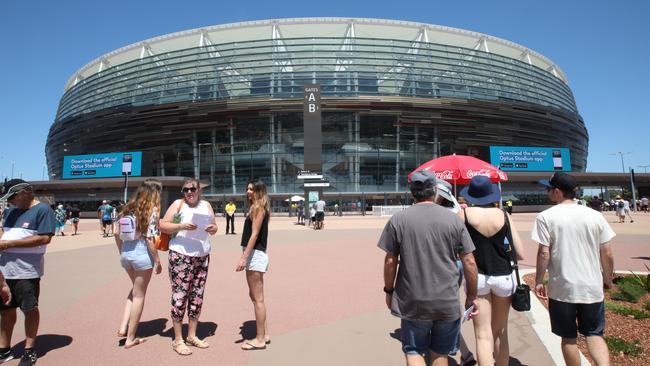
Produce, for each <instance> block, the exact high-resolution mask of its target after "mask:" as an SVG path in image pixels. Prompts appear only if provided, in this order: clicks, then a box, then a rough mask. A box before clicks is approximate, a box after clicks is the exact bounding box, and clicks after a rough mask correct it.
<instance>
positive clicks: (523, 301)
mask: <svg viewBox="0 0 650 366" xmlns="http://www.w3.org/2000/svg"><path fill="white" fill-rule="evenodd" d="M503 214H504V216H505V220H506V225H508V229H507V231H506V238H507V239H508V240H509V241H510V243H509V244H510V248H511V250H510V255H511V256H512V258H511V260H512V262H511V263H510V264H511V265H512V268H513V269H514V270H515V275H516V276H517V288H516V289H515V293H514V294H512V308H513V309H515V310H517V311H530V286H528V285H527V284H525V283H524V284H522V283H521V280H520V279H519V265H518V264H517V251H516V250H515V245H514V242H513V241H512V231H511V229H510V220H508V214H506V213H505V212H504V213H503Z"/></svg>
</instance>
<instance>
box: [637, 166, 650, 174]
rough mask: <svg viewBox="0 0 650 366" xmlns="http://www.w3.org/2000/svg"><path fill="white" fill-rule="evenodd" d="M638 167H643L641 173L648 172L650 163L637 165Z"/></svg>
mask: <svg viewBox="0 0 650 366" xmlns="http://www.w3.org/2000/svg"><path fill="white" fill-rule="evenodd" d="M637 166H638V167H639V168H643V174H647V173H648V168H650V165H637Z"/></svg>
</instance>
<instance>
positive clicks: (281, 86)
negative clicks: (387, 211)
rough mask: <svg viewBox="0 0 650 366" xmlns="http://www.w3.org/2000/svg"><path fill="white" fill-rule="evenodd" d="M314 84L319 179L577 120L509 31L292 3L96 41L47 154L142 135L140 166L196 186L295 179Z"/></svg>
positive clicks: (537, 133)
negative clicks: (315, 9) (289, 10)
mask: <svg viewBox="0 0 650 366" xmlns="http://www.w3.org/2000/svg"><path fill="white" fill-rule="evenodd" d="M312 83H315V84H320V85H321V107H322V161H323V162H322V173H323V175H324V177H325V178H326V179H327V180H329V182H330V184H331V186H330V188H329V189H328V190H327V191H329V192H343V193H347V194H350V193H359V192H385V193H386V192H404V191H405V190H406V189H407V182H406V175H407V174H408V173H409V172H410V171H412V170H413V169H414V168H415V167H417V166H419V165H420V164H422V163H424V162H426V161H427V160H429V159H431V158H434V157H437V156H442V155H448V154H451V153H457V154H466V155H474V156H477V157H479V158H481V159H483V160H487V161H489V153H490V152H489V147H490V146H492V145H499V146H540V147H568V148H569V149H570V152H571V165H572V169H573V171H578V172H579V171H584V170H585V167H586V160H587V145H588V133H587V130H586V128H585V125H584V122H583V120H582V118H581V116H580V115H579V113H578V110H577V107H576V103H575V100H574V97H573V94H572V92H571V89H570V88H569V86H568V83H567V79H566V76H565V74H564V73H563V72H562V70H561V69H560V68H559V67H558V66H557V65H555V64H554V63H553V62H551V61H550V60H549V59H547V58H546V57H544V56H543V55H541V54H539V53H537V52H535V51H533V50H530V49H528V48H526V47H523V46H520V45H517V44H515V43H512V42H510V41H506V40H503V39H499V38H496V37H492V36H489V35H485V34H480V33H476V32H471V31H467V30H461V29H454V28H449V27H443V26H437V25H430V24H421V23H413V22H404V21H393V20H378V19H347V18H300V19H278V20H267V21H252V22H243V23H235V24H225V25H217V26H212V27H206V28H201V29H193V30H188V31H183V32H178V33H173V34H168V35H164V36H160V37H156V38H152V39H148V40H145V41H142V42H138V43H136V44H132V45H129V46H126V47H123V48H121V49H118V50H115V51H113V52H110V53H108V54H106V55H103V56H101V57H99V58H97V59H96V60H94V61H92V62H90V63H89V64H87V65H86V66H84V67H82V68H81V69H79V70H78V71H77V72H75V73H74V75H73V76H72V77H71V78H70V80H69V81H68V83H67V84H66V85H65V92H64V94H63V96H62V98H61V101H60V104H59V108H58V111H57V115H56V119H55V121H54V123H53V125H52V127H51V129H50V132H49V135H48V139H47V145H46V155H47V162H48V169H49V172H50V175H51V176H54V177H61V176H62V165H63V157H64V156H66V155H80V154H93V153H105V152H115V151H142V152H143V155H142V157H143V159H142V175H144V176H194V177H199V178H200V179H201V180H203V181H205V182H207V183H208V184H209V186H208V187H207V189H206V191H207V192H206V193H212V194H217V195H224V194H242V193H243V192H244V190H245V182H246V181H247V180H248V179H249V178H250V177H258V178H261V179H263V180H264V181H265V182H267V184H268V186H269V191H270V192H271V193H278V194H280V193H293V192H302V190H303V188H302V185H301V184H302V183H301V182H300V181H299V180H297V179H296V176H297V174H298V172H300V171H301V170H303V169H304V151H305V146H304V142H305V138H304V133H303V88H302V86H303V85H305V84H312Z"/></svg>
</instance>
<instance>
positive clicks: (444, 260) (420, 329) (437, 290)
mask: <svg viewBox="0 0 650 366" xmlns="http://www.w3.org/2000/svg"><path fill="white" fill-rule="evenodd" d="M410 187H411V193H412V194H413V197H414V198H415V201H416V204H415V205H413V206H411V207H409V208H408V209H406V210H404V211H402V212H399V213H397V214H395V215H394V216H393V217H392V218H391V219H390V220H389V221H388V223H387V224H386V226H385V228H384V231H383V232H382V234H381V237H380V239H379V244H378V246H379V248H381V249H382V250H384V251H385V252H386V257H385V259H384V292H385V293H386V305H387V306H388V307H389V309H390V311H391V313H392V314H393V315H395V316H397V317H399V318H401V319H402V322H401V335H402V350H403V351H404V353H405V354H406V361H407V364H408V365H410V364H420V363H421V362H424V360H423V358H422V355H423V354H424V353H426V352H431V358H432V359H433V365H435V366H438V365H446V364H447V354H448V353H449V352H451V351H452V350H453V349H454V346H455V343H456V339H457V337H458V332H460V323H461V319H460V318H461V309H460V306H459V304H458V302H459V297H458V296H459V294H458V287H459V285H458V267H457V266H456V255H457V253H460V258H461V260H462V262H463V266H464V275H465V280H466V283H467V300H466V302H465V307H466V308H469V307H470V306H472V305H473V306H474V310H473V311H472V312H471V316H474V315H476V314H478V306H477V304H476V297H477V295H476V279H477V269H476V262H475V261H474V256H473V255H472V252H473V251H474V244H473V243H472V239H471V237H470V236H469V233H468V232H467V230H466V228H465V225H464V224H463V222H462V220H461V219H460V218H459V217H458V216H457V215H455V214H453V213H452V212H450V211H449V210H447V209H445V208H444V207H442V206H439V205H437V204H435V203H434V202H433V200H434V198H435V194H436V188H435V187H436V178H435V175H434V174H433V173H431V172H428V171H419V172H415V173H413V174H412V175H411V181H410ZM398 263H399V265H398Z"/></svg>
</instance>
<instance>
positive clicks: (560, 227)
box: [531, 204, 616, 304]
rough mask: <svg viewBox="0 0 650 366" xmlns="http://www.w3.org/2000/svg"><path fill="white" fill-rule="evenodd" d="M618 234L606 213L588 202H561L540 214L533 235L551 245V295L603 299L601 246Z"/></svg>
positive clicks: (586, 301) (574, 300)
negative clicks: (605, 215) (590, 205)
mask: <svg viewBox="0 0 650 366" xmlns="http://www.w3.org/2000/svg"><path fill="white" fill-rule="evenodd" d="M614 236H616V234H615V233H614V231H613V230H612V228H611V227H610V226H609V224H608V223H607V221H606V220H605V218H604V217H603V215H602V214H601V213H600V212H598V211H596V210H592V209H590V208H588V207H585V206H580V205H576V204H559V205H555V206H553V207H551V208H549V209H548V210H545V211H543V212H541V213H540V214H539V215H537V218H536V219H535V223H534V224H533V231H532V233H531V237H532V239H533V240H534V241H536V242H538V243H540V244H542V245H546V246H550V252H551V256H550V261H549V267H548V273H549V284H548V287H549V294H548V295H549V297H550V298H552V299H554V300H558V301H563V302H568V303H573V304H592V303H596V302H600V301H603V276H602V273H601V270H600V246H601V245H602V244H604V243H606V242H608V241H610V240H611V239H612V238H613V237H614Z"/></svg>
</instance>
